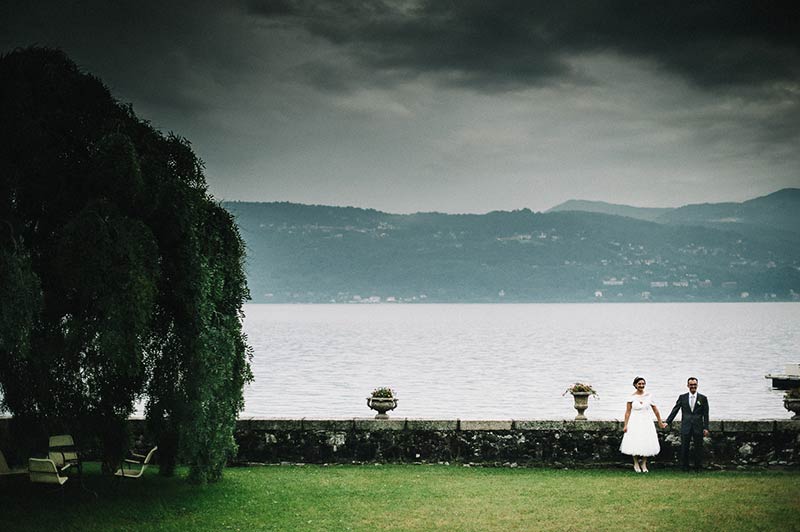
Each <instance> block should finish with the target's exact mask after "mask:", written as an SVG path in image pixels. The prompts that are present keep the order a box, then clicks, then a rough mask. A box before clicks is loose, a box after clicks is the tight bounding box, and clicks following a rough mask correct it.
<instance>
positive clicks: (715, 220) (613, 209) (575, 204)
mask: <svg viewBox="0 0 800 532" xmlns="http://www.w3.org/2000/svg"><path fill="white" fill-rule="evenodd" d="M798 207H800V189H798V188H785V189H782V190H779V191H777V192H773V193H772V194H769V195H767V196H762V197H759V198H755V199H751V200H748V201H744V202H742V203H698V204H693V205H684V206H683V207H678V208H674V209H672V208H645V207H631V206H629V205H618V204H614V203H605V202H602V201H584V200H569V201H566V202H564V203H562V204H560V205H556V206H555V207H553V208H552V209H550V210H548V211H547V212H562V211H582V212H598V213H604V214H613V215H616V216H627V217H629V218H637V219H639V220H647V221H651V222H659V223H671V224H684V225H705V226H710V227H716V228H727V227H734V228H735V227H736V226H738V225H752V226H760V227H763V228H771V229H778V230H785V231H794V232H797V231H800V208H798ZM731 224H735V225H733V226H732V225H731Z"/></svg>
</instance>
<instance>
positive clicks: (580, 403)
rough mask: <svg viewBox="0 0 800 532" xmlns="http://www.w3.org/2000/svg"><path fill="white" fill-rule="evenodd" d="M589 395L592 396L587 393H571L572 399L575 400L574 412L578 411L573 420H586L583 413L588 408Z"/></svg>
mask: <svg viewBox="0 0 800 532" xmlns="http://www.w3.org/2000/svg"><path fill="white" fill-rule="evenodd" d="M590 395H592V394H590V393H589V392H572V398H573V399H575V410H577V411H578V415H577V416H575V419H586V416H584V415H583V413H584V412H586V409H587V408H589V396H590Z"/></svg>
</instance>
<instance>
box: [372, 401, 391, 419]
mask: <svg viewBox="0 0 800 532" xmlns="http://www.w3.org/2000/svg"><path fill="white" fill-rule="evenodd" d="M367 406H368V407H370V408H371V409H373V410H375V411H376V412H378V413H377V414H376V415H375V419H389V414H387V413H386V412H388V411H390V410H394V409H395V408H397V398H396V397H367Z"/></svg>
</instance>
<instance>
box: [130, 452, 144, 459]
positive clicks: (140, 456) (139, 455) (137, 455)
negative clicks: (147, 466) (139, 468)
mask: <svg viewBox="0 0 800 532" xmlns="http://www.w3.org/2000/svg"><path fill="white" fill-rule="evenodd" d="M131 456H135V457H136V458H145V455H143V454H137V453H131Z"/></svg>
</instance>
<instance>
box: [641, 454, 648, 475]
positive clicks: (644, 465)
mask: <svg viewBox="0 0 800 532" xmlns="http://www.w3.org/2000/svg"><path fill="white" fill-rule="evenodd" d="M642 472H644V473H648V471H647V457H646V456H642Z"/></svg>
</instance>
